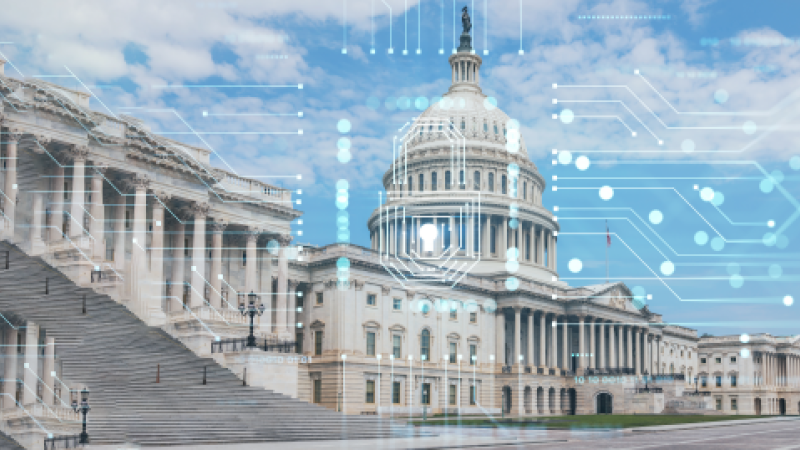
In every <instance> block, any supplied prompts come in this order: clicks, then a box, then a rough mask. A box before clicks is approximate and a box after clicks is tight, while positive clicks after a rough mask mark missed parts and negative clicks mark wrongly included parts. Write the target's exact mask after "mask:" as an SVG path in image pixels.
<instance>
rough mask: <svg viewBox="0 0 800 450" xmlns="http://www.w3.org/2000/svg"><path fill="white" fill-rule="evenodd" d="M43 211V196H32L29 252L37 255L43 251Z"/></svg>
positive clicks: (37, 194)
mask: <svg viewBox="0 0 800 450" xmlns="http://www.w3.org/2000/svg"><path fill="white" fill-rule="evenodd" d="M44 215H45V211H44V194H40V193H35V194H33V217H32V221H31V222H32V223H31V237H30V240H31V252H32V253H33V254H34V255H39V254H41V253H42V252H43V251H44V240H42V218H43V217H44Z"/></svg>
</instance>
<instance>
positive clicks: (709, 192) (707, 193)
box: [700, 187, 714, 202]
mask: <svg viewBox="0 0 800 450" xmlns="http://www.w3.org/2000/svg"><path fill="white" fill-rule="evenodd" d="M700 198H702V199H703V201H706V202H710V201H711V200H713V199H714V190H713V189H711V188H710V187H704V188H703V189H700Z"/></svg>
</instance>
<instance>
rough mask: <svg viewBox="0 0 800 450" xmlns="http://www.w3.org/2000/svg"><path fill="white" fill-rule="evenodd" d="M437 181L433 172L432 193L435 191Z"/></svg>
mask: <svg viewBox="0 0 800 450" xmlns="http://www.w3.org/2000/svg"><path fill="white" fill-rule="evenodd" d="M437 181H438V180H437V179H436V172H433V173H432V174H431V190H432V191H435V190H436V189H437V186H436V182H437Z"/></svg>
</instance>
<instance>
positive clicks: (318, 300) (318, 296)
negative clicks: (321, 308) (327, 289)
mask: <svg viewBox="0 0 800 450" xmlns="http://www.w3.org/2000/svg"><path fill="white" fill-rule="evenodd" d="M317 304H318V305H321V304H322V292H317Z"/></svg>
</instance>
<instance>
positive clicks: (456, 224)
mask: <svg viewBox="0 0 800 450" xmlns="http://www.w3.org/2000/svg"><path fill="white" fill-rule="evenodd" d="M398 214H402V210H400V209H398V210H397V211H395V210H394V209H392V208H386V209H385V210H384V213H383V214H382V217H381V220H380V225H379V226H378V229H377V230H373V232H372V236H371V240H372V248H373V250H376V251H379V252H381V253H383V254H386V255H400V256H403V257H408V256H414V255H423V253H422V251H423V249H424V243H423V242H421V241H422V239H420V233H419V230H420V228H421V227H422V226H423V224H424V223H431V224H433V225H434V226H435V227H436V230H437V231H438V235H437V237H436V239H435V241H434V243H433V249H434V250H433V252H432V255H433V256H438V255H440V254H442V253H444V252H446V251H447V250H448V249H447V248H446V247H445V244H448V247H449V248H455V249H459V251H461V250H460V249H461V248H462V247H463V248H464V250H463V252H464V254H465V255H466V256H467V257H472V256H476V255H477V254H480V255H482V256H483V257H484V258H488V257H492V256H494V257H497V258H500V259H504V260H505V259H507V256H508V249H509V248H516V249H517V250H518V251H519V254H518V258H517V261H519V262H528V263H532V264H538V265H541V266H545V267H547V268H548V269H550V270H556V267H557V259H556V258H557V250H556V249H557V237H556V236H557V235H556V233H555V232H554V231H552V230H550V229H548V228H545V227H543V226H541V225H538V224H535V223H533V222H528V221H521V222H519V224H518V225H517V227H516V228H511V226H510V225H509V222H510V219H509V218H508V217H505V216H499V215H485V214H481V215H465V216H455V215H439V216H436V217H433V218H426V219H425V221H422V220H421V219H420V218H419V217H402V216H400V215H398ZM478 223H479V224H480V225H478ZM493 229H494V231H495V233H494V242H495V246H494V248H495V251H494V252H492V245H491V244H492V230H493ZM444 233H449V236H450V238H449V242H448V240H446V239H445V236H444ZM476 240H477V241H478V242H479V244H478V245H476V244H475V243H476Z"/></svg>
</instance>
